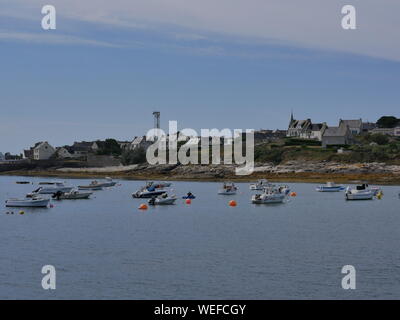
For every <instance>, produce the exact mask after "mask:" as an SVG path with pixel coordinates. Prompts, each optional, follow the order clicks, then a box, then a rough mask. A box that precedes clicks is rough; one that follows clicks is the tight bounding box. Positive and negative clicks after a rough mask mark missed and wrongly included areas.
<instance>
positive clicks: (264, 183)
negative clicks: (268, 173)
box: [250, 179, 272, 191]
mask: <svg viewBox="0 0 400 320" xmlns="http://www.w3.org/2000/svg"><path fill="white" fill-rule="evenodd" d="M271 186H272V184H271V183H270V182H269V181H268V180H266V179H260V180H258V181H257V182H256V183H251V184H250V190H253V191H259V190H264V189H265V188H267V187H271Z"/></svg>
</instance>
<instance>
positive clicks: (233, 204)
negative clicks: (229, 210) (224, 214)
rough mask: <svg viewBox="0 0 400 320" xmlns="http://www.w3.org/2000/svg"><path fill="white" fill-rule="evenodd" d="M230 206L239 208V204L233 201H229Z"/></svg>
mask: <svg viewBox="0 0 400 320" xmlns="http://www.w3.org/2000/svg"><path fill="white" fill-rule="evenodd" d="M229 206H231V207H236V206H237V202H236V201H235V200H231V201H229Z"/></svg>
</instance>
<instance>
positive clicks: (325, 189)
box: [316, 182, 345, 192]
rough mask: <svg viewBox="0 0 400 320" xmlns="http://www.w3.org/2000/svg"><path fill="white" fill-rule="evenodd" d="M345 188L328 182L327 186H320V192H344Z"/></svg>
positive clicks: (318, 188) (318, 189)
mask: <svg viewBox="0 0 400 320" xmlns="http://www.w3.org/2000/svg"><path fill="white" fill-rule="evenodd" d="M344 189H345V187H343V186H340V185H336V184H335V183H334V182H327V183H326V184H325V185H322V186H318V187H317V189H316V190H317V191H318V192H340V191H343V190H344Z"/></svg>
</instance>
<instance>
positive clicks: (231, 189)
mask: <svg viewBox="0 0 400 320" xmlns="http://www.w3.org/2000/svg"><path fill="white" fill-rule="evenodd" d="M236 191H237V187H236V186H235V184H234V183H233V182H225V183H224V184H223V186H222V189H220V190H219V191H218V194H220V195H226V196H228V195H234V194H236Z"/></svg>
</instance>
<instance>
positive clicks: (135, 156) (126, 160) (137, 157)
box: [121, 148, 147, 166]
mask: <svg viewBox="0 0 400 320" xmlns="http://www.w3.org/2000/svg"><path fill="white" fill-rule="evenodd" d="M121 162H122V164H123V165H124V166H128V165H131V164H141V163H145V162H147V159H146V150H145V149H144V148H136V149H135V150H129V151H124V152H123V153H122V156H121Z"/></svg>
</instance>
